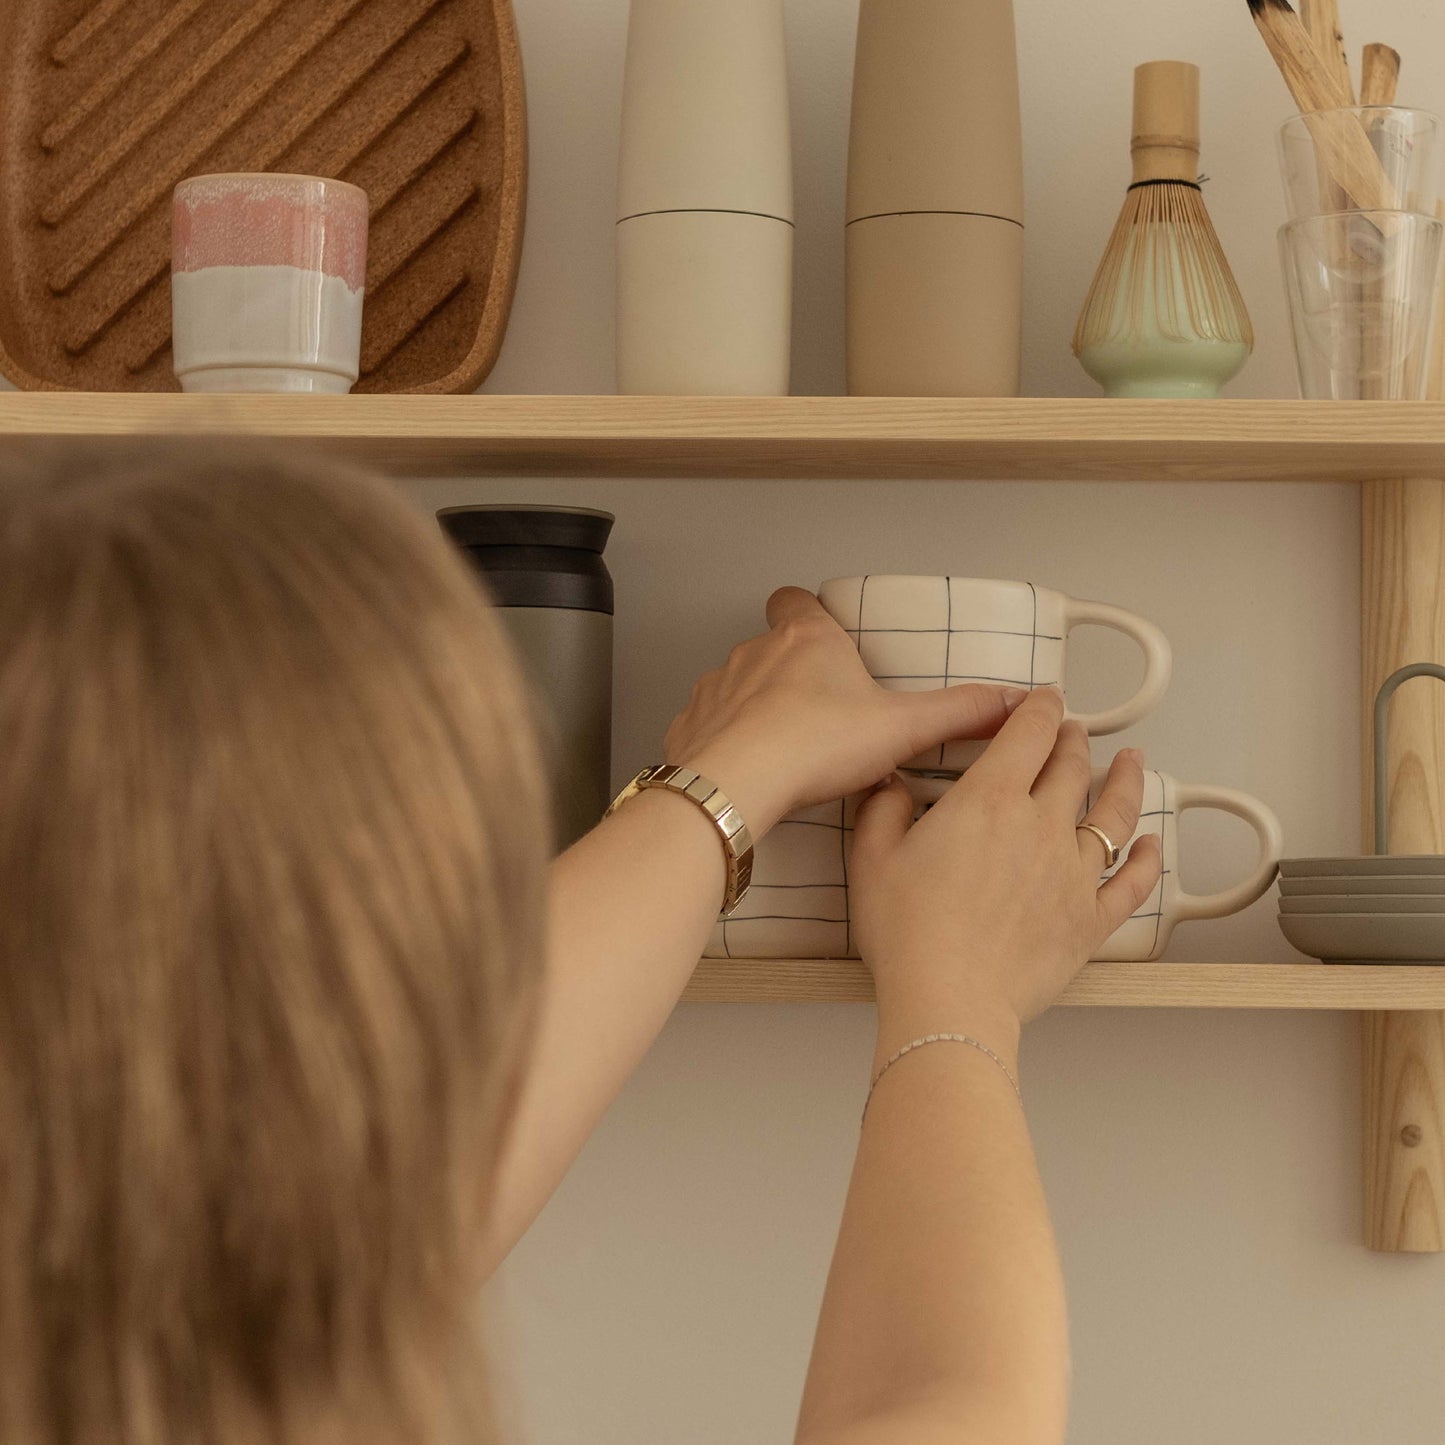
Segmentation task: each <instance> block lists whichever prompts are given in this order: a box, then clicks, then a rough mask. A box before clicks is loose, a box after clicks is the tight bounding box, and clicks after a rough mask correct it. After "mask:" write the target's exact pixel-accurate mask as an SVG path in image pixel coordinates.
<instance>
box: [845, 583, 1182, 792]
mask: <svg viewBox="0 0 1445 1445" xmlns="http://www.w3.org/2000/svg"><path fill="white" fill-rule="evenodd" d="M818 601H819V602H821V603H822V604H823V606H824V607H825V608H827V610H828V612H829V613H830V614H831V615H832V616H833V618H834V619H835V620H836V621H837V622H838V624H839V625H840V626H841V627H843V628H844V629H845V630H846V631H847V633H848V635H849V636H850V637H851V638H852V639H853V641H854V642H855V643H856V644H857V647H858V651H859V652H860V653H861V654H862V657H863V662H864V664H865V665H866V666H867V668H868V671H869V672H870V673H871V674H872V676H873V677H874V678H875V679H876V680H877V681H878V682H880V683H881V684H882V685H883V686H884V687H887V688H892V689H894V690H896V691H900V692H922V691H924V690H925V689H927V688H934V687H947V686H949V685H950V684H952V683H959V682H991V683H1000V684H1003V685H1005V686H1009V687H1023V688H1035V687H1045V686H1048V685H1049V684H1056V685H1057V686H1059V687H1063V685H1064V655H1065V652H1066V650H1067V642H1068V637H1069V633H1070V632H1071V631H1072V630H1073V629H1074V628H1075V627H1079V626H1082V625H1083V624H1085V623H1095V624H1097V625H1098V626H1101V627H1110V628H1113V629H1114V630H1115V631H1116V632H1122V633H1124V634H1125V635H1126V636H1127V637H1130V638H1132V639H1133V640H1134V641H1135V642H1136V643H1138V645H1139V647H1140V650H1141V651H1142V652H1143V654H1144V679H1143V681H1142V682H1141V683H1140V684H1139V687H1138V689H1137V690H1136V691H1135V693H1134V695H1133V696H1132V697H1130V698H1128V699H1126V700H1125V701H1124V702H1121V703H1119V704H1117V705H1116V706H1114V707H1111V708H1106V709H1105V710H1104V711H1103V712H1096V713H1085V714H1078V713H1072V712H1071V713H1070V714H1069V715H1070V716H1071V717H1074V718H1076V719H1077V721H1079V722H1081V723H1083V725H1084V726H1085V727H1086V728H1087V729H1088V731H1089V733H1090V734H1091V735H1093V736H1098V735H1100V734H1103V733H1115V732H1118V731H1119V730H1120V729H1121V728H1126V727H1129V726H1130V725H1131V724H1132V723H1136V722H1138V721H1139V719H1140V718H1142V717H1145V716H1147V714H1149V713H1150V712H1152V711H1153V710H1154V708H1155V707H1157V706H1158V705H1159V701H1160V699H1161V698H1162V697H1163V696H1164V690H1165V688H1167V687H1168V686H1169V673H1170V669H1171V666H1172V654H1171V652H1170V648H1169V640H1168V638H1166V637H1165V636H1164V634H1163V633H1162V632H1161V631H1160V630H1159V629H1158V628H1157V627H1156V626H1155V625H1154V624H1153V623H1152V622H1149V621H1148V620H1147V619H1145V618H1143V617H1140V616H1139V615H1138V614H1137V613H1134V612H1128V611H1126V610H1125V609H1124V608H1122V607H1113V606H1110V604H1109V603H1107V602H1087V601H1084V600H1082V599H1080V598H1077V597H1069V596H1066V595H1065V594H1064V593H1062V592H1055V591H1054V590H1053V589H1052V588H1051V587H1038V586H1035V584H1034V583H1032V582H1004V581H998V580H996V579H994V578H989V577H907V576H890V575H885V574H876V573H875V574H874V575H872V576H868V577H835V578H833V579H832V580H831V581H829V582H825V583H823V585H822V586H821V587H820V588H818ZM983 746H984V745H983V744H982V743H974V742H959V743H947V744H945V745H943V746H942V747H940V748H936V749H934V750H933V751H932V752H931V753H930V754H929V755H928V756H926V757H921V758H914V759H913V760H912V761H911V762H910V763H909V765H908V767H909V768H910V769H912V770H915V771H917V770H936V771H939V772H944V773H954V774H956V773H958V772H961V771H962V770H963V769H964V768H966V767H968V765H969V764H970V763H972V762H974V761H975V760H976V759H977V758H978V756H979V754H980V753H981V752H982V750H983Z"/></svg>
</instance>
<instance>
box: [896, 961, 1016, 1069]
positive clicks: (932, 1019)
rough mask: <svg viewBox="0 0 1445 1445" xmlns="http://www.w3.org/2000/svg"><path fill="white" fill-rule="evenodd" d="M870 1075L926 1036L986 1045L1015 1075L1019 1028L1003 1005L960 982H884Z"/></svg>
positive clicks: (1009, 1008) (1002, 1000)
mask: <svg viewBox="0 0 1445 1445" xmlns="http://www.w3.org/2000/svg"><path fill="white" fill-rule="evenodd" d="M877 992H878V1037H877V1043H876V1045H875V1049H874V1060H873V1072H874V1073H875V1074H876V1073H877V1071H878V1069H879V1067H880V1066H881V1064H882V1063H883V1061H884V1060H885V1059H887V1058H888V1057H890V1056H891V1055H892V1054H893V1053H894V1052H895V1051H896V1050H897V1049H900V1048H902V1047H903V1046H904V1045H905V1044H907V1043H910V1042H911V1041H912V1040H914V1039H918V1038H922V1037H923V1036H924V1035H926V1034H936V1033H961V1034H968V1035H969V1036H970V1037H971V1038H976V1039H978V1040H979V1042H980V1043H985V1044H987V1045H988V1046H989V1048H990V1049H992V1050H993V1051H994V1052H995V1053H997V1054H998V1055H999V1057H1000V1058H1001V1059H1003V1060H1004V1062H1005V1063H1007V1065H1008V1066H1009V1068H1010V1069H1012V1070H1013V1071H1014V1072H1015V1074H1017V1071H1018V1054H1019V1038H1020V1035H1021V1033H1022V1030H1023V1026H1022V1024H1021V1023H1020V1021H1019V1017H1018V1014H1017V1012H1016V1011H1015V1010H1014V1008H1013V1006H1012V1005H1011V1004H1010V1003H1009V1002H1008V1000H1007V999H1005V998H1003V997H1000V996H999V995H998V994H996V993H992V992H990V991H989V990H986V989H981V988H979V987H977V986H974V985H970V984H968V983H966V982H964V981H960V980H948V981H944V980H921V979H918V978H916V977H914V978H907V979H892V980H887V981H885V982H883V983H880V984H879V985H878V990H877Z"/></svg>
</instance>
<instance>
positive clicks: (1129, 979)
mask: <svg viewBox="0 0 1445 1445" xmlns="http://www.w3.org/2000/svg"><path fill="white" fill-rule="evenodd" d="M872 998H873V981H872V979H870V978H869V976H868V970H867V969H866V968H865V967H864V966H863V965H862V964H861V963H859V962H857V961H856V960H852V959H819V958H705V959H703V961H702V962H701V963H700V964H699V965H698V968H697V971H696V972H695V973H694V974H693V976H692V982H691V983H690V984H689V985H688V989H687V992H686V993H685V994H684V995H683V1001H684V1002H685V1003H867V1002H869V1001H871V1000H872ZM1059 1002H1060V1003H1061V1004H1065V1005H1072V1006H1074V1007H1091V1006H1092V1007H1103V1008H1262V1009H1263V1008H1268V1009H1359V1010H1362V1011H1374V1010H1377V1009H1390V1010H1399V1009H1432V1010H1433V1009H1445V966H1439V967H1437V966H1435V965H1433V964H1431V965H1426V964H1409V965H1406V964H1401V965H1399V966H1375V965H1369V966H1365V965H1359V964H1323V963H1091V964H1089V965H1088V966H1087V967H1086V968H1085V969H1084V971H1083V972H1082V973H1081V974H1080V975H1079V976H1078V978H1076V979H1075V980H1074V982H1073V983H1072V984H1070V985H1069V988H1068V991H1067V992H1066V993H1065V994H1064V996H1063V998H1062V999H1060V1000H1059Z"/></svg>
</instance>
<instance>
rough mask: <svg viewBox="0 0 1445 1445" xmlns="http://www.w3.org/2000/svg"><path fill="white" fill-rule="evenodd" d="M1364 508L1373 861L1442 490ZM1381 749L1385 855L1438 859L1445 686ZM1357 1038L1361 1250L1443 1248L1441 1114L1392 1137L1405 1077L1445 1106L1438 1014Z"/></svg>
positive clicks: (1416, 658)
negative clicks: (1376, 765)
mask: <svg viewBox="0 0 1445 1445" xmlns="http://www.w3.org/2000/svg"><path fill="white" fill-rule="evenodd" d="M1361 508H1362V511H1361V540H1362V556H1361V599H1362V605H1363V615H1362V619H1361V667H1360V681H1361V690H1362V694H1363V695H1362V698H1361V703H1362V712H1361V738H1362V739H1363V744H1364V746H1363V749H1362V752H1363V754H1364V758H1363V761H1364V786H1363V797H1364V802H1365V809H1364V818H1363V819H1362V824H1363V826H1362V834H1363V840H1364V841H1363V847H1364V850H1365V851H1366V852H1370V851H1372V850H1373V835H1374V813H1373V807H1374V785H1373V778H1372V776H1371V767H1370V760H1371V755H1372V747H1373V709H1374V698H1375V693H1376V691H1377V690H1378V688H1379V685H1380V683H1382V682H1383V681H1384V680H1385V678H1386V677H1388V676H1389V675H1390V673H1392V672H1393V671H1394V670H1395V669H1396V668H1397V667H1400V666H1402V665H1404V664H1405V663H1407V662H1441V661H1445V575H1442V569H1445V482H1442V481H1438V480H1435V479H1433V478H1413V479H1407V480H1396V481H1392V482H1369V483H1367V484H1366V485H1365V487H1364V488H1363V490H1362V496H1361ZM1389 742H1390V769H1389V804H1390V833H1389V850H1390V852H1392V853H1439V852H1445V684H1441V683H1438V682H1435V681H1434V680H1433V679H1430V678H1416V679H1414V680H1413V681H1411V682H1409V683H1406V684H1405V686H1403V687H1402V688H1401V689H1400V691H1399V692H1398V693H1396V694H1395V699H1394V703H1393V706H1392V708H1391V714H1390V739H1389ZM1362 1028H1363V1031H1364V1055H1363V1057H1364V1100H1365V1138H1366V1143H1365V1159H1364V1166H1365V1201H1366V1212H1365V1218H1366V1225H1365V1234H1366V1243H1367V1244H1368V1245H1369V1246H1370V1247H1371V1248H1372V1249H1402V1250H1403V1249H1408V1250H1440V1249H1445V1241H1442V1236H1441V1229H1440V1221H1441V1219H1442V1217H1445V1129H1442V1127H1441V1119H1440V1110H1439V1108H1438V1107H1436V1108H1435V1109H1434V1111H1433V1112H1431V1111H1430V1110H1428V1109H1426V1110H1424V1111H1423V1112H1421V1115H1420V1118H1419V1119H1418V1120H1415V1121H1412V1122H1414V1123H1415V1124H1416V1126H1417V1127H1418V1128H1419V1130H1420V1131H1421V1132H1420V1134H1419V1137H1418V1138H1416V1137H1413V1136H1412V1139H1411V1141H1410V1142H1406V1141H1405V1140H1404V1139H1403V1138H1402V1136H1401V1128H1402V1127H1403V1126H1402V1124H1401V1122H1400V1119H1399V1117H1398V1115H1399V1098H1400V1088H1401V1083H1400V1080H1401V1078H1402V1077H1405V1075H1406V1074H1407V1073H1408V1076H1409V1079H1410V1080H1411V1083H1410V1090H1411V1097H1412V1098H1416V1097H1418V1098H1424V1099H1433V1100H1435V1101H1436V1103H1437V1105H1438V1102H1439V1101H1440V1100H1441V1099H1445V1050H1440V1049H1433V1048H1430V1047H1427V1043H1428V1040H1429V1039H1431V1038H1434V1037H1436V1036H1437V1035H1438V1034H1439V1033H1440V1032H1441V1031H1442V1030H1445V1013H1439V1014H1435V1015H1432V1016H1431V1017H1430V1018H1428V1019H1425V1020H1418V1019H1411V1018H1410V1017H1409V1016H1407V1015H1405V1014H1398V1015H1397V1014H1385V1015H1383V1016H1381V1017H1371V1016H1366V1017H1365V1018H1364V1019H1363V1020H1362ZM1430 1240H1433V1241H1434V1242H1433V1243H1428V1242H1425V1241H1430ZM1405 1241H1409V1242H1408V1243H1407V1242H1405Z"/></svg>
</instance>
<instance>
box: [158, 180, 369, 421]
mask: <svg viewBox="0 0 1445 1445" xmlns="http://www.w3.org/2000/svg"><path fill="white" fill-rule="evenodd" d="M366 222H367V197H366V192H365V191H363V190H362V189H361V188H360V187H359V186H353V185H350V184H348V183H347V182H346V181H334V180H328V179H325V178H323V177H321V176H292V175H273V174H271V173H269V172H252V173H245V172H242V173H236V174H230V175H212V176H192V177H190V178H189V179H188V180H184V181H182V182H181V183H180V184H179V185H178V186H177V187H176V189H175V196H174V199H173V201H172V208H171V352H172V360H173V365H174V367H175V373H176V378H177V380H179V382H180V384H181V389H182V390H183V391H232V392H234V391H265V392H275V391H311V392H345V391H350V390H351V386H352V383H353V382H355V380H356V378H357V376H358V374H359V372H360V363H361V303H362V292H363V288H364V283H365V280H366Z"/></svg>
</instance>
